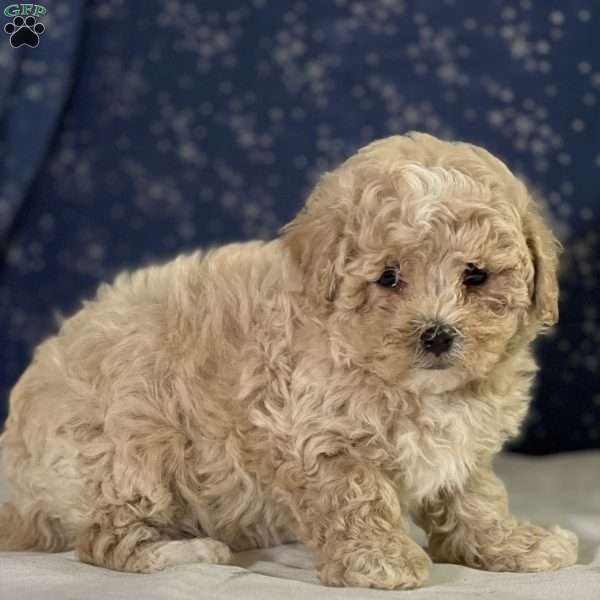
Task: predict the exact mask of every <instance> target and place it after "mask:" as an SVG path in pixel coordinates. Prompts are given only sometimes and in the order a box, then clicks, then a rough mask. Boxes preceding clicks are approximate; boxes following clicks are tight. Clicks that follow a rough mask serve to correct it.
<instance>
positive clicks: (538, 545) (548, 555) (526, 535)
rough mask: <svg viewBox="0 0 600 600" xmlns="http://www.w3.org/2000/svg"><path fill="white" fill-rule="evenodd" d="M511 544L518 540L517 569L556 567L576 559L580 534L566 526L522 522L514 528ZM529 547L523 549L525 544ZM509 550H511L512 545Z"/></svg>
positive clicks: (568, 564)
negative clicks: (549, 527) (548, 529)
mask: <svg viewBox="0 0 600 600" xmlns="http://www.w3.org/2000/svg"><path fill="white" fill-rule="evenodd" d="M510 544H516V545H517V546H516V548H515V550H516V551H515V552H514V561H515V568H514V569H511V570H515V571H555V570H556V569H560V568H561V567H569V566H571V565H572V564H574V563H575V561H576V560H577V536H576V535H575V534H574V533H573V532H572V531H569V530H567V529H561V528H560V527H553V528H552V529H551V530H550V531H547V530H545V529H542V528H541V527H536V526H535V525H522V526H521V527H519V528H518V529H516V530H515V531H514V532H513V535H512V536H511V538H510ZM523 545H525V546H526V549H525V550H524V551H521V548H522V546H523ZM507 550H510V546H509V548H508V549H507Z"/></svg>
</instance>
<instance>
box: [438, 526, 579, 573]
mask: <svg viewBox="0 0 600 600" xmlns="http://www.w3.org/2000/svg"><path fill="white" fill-rule="evenodd" d="M432 542H433V543H432V544H431V545H430V550H431V551H430V554H431V557H432V558H433V560H435V561H436V562H438V561H439V562H445V561H448V562H458V563H463V564H466V565H468V566H470V567H475V568H478V569H486V570H488V571H512V572H535V571H554V570H556V569H560V568H561V567H568V566H570V565H572V564H573V563H574V562H575V561H576V560H577V537H576V536H575V534H574V533H573V532H571V531H567V530H566V529H561V528H560V527H554V528H553V529H552V530H551V531H548V530H546V529H543V528H542V527H538V526H537V525H532V524H530V523H515V522H512V523H507V524H503V525H502V527H500V528H498V529H494V530H493V531H486V532H485V533H484V534H483V535H481V534H480V535H477V534H475V535H474V536H473V535H464V536H460V537H457V536H456V535H453V536H450V537H448V538H445V539H443V538H442V539H439V538H438V539H435V540H432Z"/></svg>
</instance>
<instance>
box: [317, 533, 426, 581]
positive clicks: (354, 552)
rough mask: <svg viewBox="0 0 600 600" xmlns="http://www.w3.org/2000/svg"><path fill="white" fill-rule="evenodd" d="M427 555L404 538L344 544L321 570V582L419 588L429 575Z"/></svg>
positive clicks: (327, 560)
mask: <svg viewBox="0 0 600 600" xmlns="http://www.w3.org/2000/svg"><path fill="white" fill-rule="evenodd" d="M430 564H431V561H430V560H429V556H427V554H426V553H425V551H424V550H423V549H422V548H421V547H420V546H418V545H417V544H415V543H414V542H413V541H412V540H410V539H408V538H406V537H405V536H404V538H403V539H401V540H400V541H399V540H396V539H394V540H388V541H387V542H386V541H381V542H378V543H375V542H371V543H369V542H364V541H356V542H345V543H343V544H342V545H341V546H338V547H337V548H336V551H335V554H334V556H332V557H330V558H327V559H326V561H325V562H324V564H323V565H322V566H321V569H320V571H319V576H320V578H321V582H322V583H324V584H325V585H332V586H351V587H372V588H380V589H384V590H392V589H411V588H416V587H419V586H420V585H422V584H423V582H424V581H425V580H426V579H427V577H428V575H429V567H430Z"/></svg>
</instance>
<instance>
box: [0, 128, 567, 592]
mask: <svg viewBox="0 0 600 600" xmlns="http://www.w3.org/2000/svg"><path fill="white" fill-rule="evenodd" d="M558 248H559V245H558V243H557V242H556V240H555V239H554V237H553V236H552V234H551V232H550V231H549V229H548V227H547V226H546V225H545V224H544V221H543V219H542V217H541V216H540V213H539V211H538V209H537V207H536V205H535V203H534V201H533V200H532V198H531V196H530V194H529V193H528V192H527V190H526V188H525V186H524V185H523V184H522V183H521V182H520V181H519V180H518V179H516V178H515V177H514V176H513V175H512V174H511V173H510V171H509V170H508V169H507V168H506V166H505V165H504V164H503V163H502V162H500V161H499V160H497V159H496V158H494V157H493V156H491V155H490V154H488V153H487V152H486V151H485V150H482V149H481V148H478V147H476V146H472V145H470V144H462V143H449V142H444V141H441V140H438V139H436V138H434V137H431V136H429V135H423V134H412V135H409V136H395V137H391V138H388V139H384V140H380V141H377V142H375V143H373V144H371V145H369V146H367V147H366V148H363V149H362V150H361V151H359V152H358V153H357V154H356V155H355V156H353V157H351V158H350V159H349V160H348V161H346V162H345V163H344V164H342V165H341V166H340V167H339V168H338V169H336V170H335V171H333V172H331V173H327V174H326V175H324V176H323V177H322V179H321V180H320V182H319V183H318V185H317V186H316V189H315V190H314V191H313V193H312V194H311V196H310V198H309V199H308V202H307V204H306V206H305V208H304V209H303V210H302V211H301V212H300V213H299V214H298V216H297V217H296V218H295V219H294V220H293V221H292V222H291V223H289V224H288V225H286V226H285V227H284V228H283V229H282V231H281V237H280V238H279V239H276V240H275V241H272V242H269V243H264V242H249V243H246V244H232V245H229V246H225V247H222V248H217V249H214V250H211V251H209V252H206V253H201V252H197V253H194V254H191V255H189V256H181V257H179V258H177V259H176V260H174V261H173V262H171V263H168V264H166V265H164V266H152V267H149V268H146V269H142V270H140V271H137V272H133V273H123V274H121V275H119V276H118V277H117V278H116V280H115V281H114V283H113V284H111V285H107V284H104V285H102V286H100V289H99V290H98V293H97V296H96V298H95V299H94V300H92V301H89V302H85V303H84V306H83V308H82V309H81V310H80V311H79V312H78V313H77V314H75V315H74V316H73V317H71V318H69V319H67V320H65V321H64V322H63V323H62V326H61V328H60V331H59V333H58V334H57V335H55V336H54V337H51V338H49V339H47V340H46V341H44V342H43V343H42V344H41V345H40V346H39V347H38V348H37V350H36V352H35V357H34V359H33V362H32V364H31V365H30V366H29V368H28V369H27V370H26V371H25V373H24V374H23V376H22V377H21V379H20V380H19V382H18V383H17V385H16V386H15V388H14V390H13V391H12V395H11V398H10V403H11V404H10V416H9V418H8V422H7V425H6V432H5V434H4V436H3V440H2V442H3V459H4V463H5V471H6V473H7V475H8V478H9V480H10V481H11V483H12V486H13V490H14V501H13V503H11V504H4V505H2V506H1V507H0V549H5V550H13V549H37V550H49V551H56V550H63V549H66V548H71V547H75V548H76V550H77V552H78V554H79V556H80V557H81V559H82V560H84V561H86V562H90V563H94V564H97V565H101V566H105V567H109V568H112V569H120V570H124V571H136V572H151V571H156V570H158V569H162V568H164V567H167V566H169V565H175V564H179V563H184V562H192V561H209V562H216V563H226V562H227V561H228V560H229V558H230V549H231V550H233V551H239V550H244V549H247V548H255V547H263V546H269V545H274V544H280V543H283V542H288V541H291V540H300V541H302V542H305V543H306V544H309V545H311V546H313V547H315V548H317V549H318V551H319V554H320V562H321V564H320V577H321V580H322V581H323V583H326V584H329V585H351V586H372V587H379V588H411V587H415V586H418V585H420V584H422V583H423V582H424V581H425V580H426V578H427V574H428V570H429V566H430V558H429V556H431V558H433V560H436V561H447V562H455V563H462V564H466V565H470V566H473V567H478V568H482V569H490V570H493V571H543V570H546V569H557V568H559V567H561V566H565V565H571V564H573V562H575V559H576V553H577V542H576V538H575V536H574V535H573V534H572V533H570V532H568V531H564V530H561V529H559V528H554V529H553V530H552V531H546V530H545V529H542V528H541V527H537V526H535V525H532V524H530V523H527V522H523V521H519V520H517V519H516V518H514V517H513V516H511V514H510V513H509V510H508V504H507V499H506V493H505V490H504V487H503V485H502V483H501V482H500V481H499V480H498V479H497V478H496V477H495V476H494V474H493V472H492V466H491V463H492V458H493V456H494V454H496V453H497V452H498V451H499V450H500V448H501V446H502V444H503V443H504V441H505V440H506V439H507V438H509V437H510V436H512V435H514V434H515V433H516V432H517V430H518V428H519V424H520V423H521V420H522V419H523V415H524V414H525V411H526V409H527V404H528V402H529V397H530V388H531V384H532V382H533V379H534V376H535V372H536V369H537V367H536V364H535V361H534V358H533V356H532V353H531V350H530V344H531V342H532V340H533V339H534V338H535V337H536V335H537V334H538V333H539V332H540V331H542V330H543V329H544V328H545V327H547V326H549V325H552V324H553V323H555V322H556V320H557V298H558V289H557V277H556V270H557V253H558ZM540 501H543V499H540ZM409 516H413V518H415V519H416V521H417V523H418V524H419V525H420V526H421V527H423V528H424V529H425V531H426V532H427V534H428V535H429V556H428V554H426V552H425V551H424V550H423V549H421V547H419V546H418V545H417V544H416V543H415V542H414V541H413V540H412V539H411V538H410V537H409V535H408V533H407V531H408V530H407V520H408V518H409Z"/></svg>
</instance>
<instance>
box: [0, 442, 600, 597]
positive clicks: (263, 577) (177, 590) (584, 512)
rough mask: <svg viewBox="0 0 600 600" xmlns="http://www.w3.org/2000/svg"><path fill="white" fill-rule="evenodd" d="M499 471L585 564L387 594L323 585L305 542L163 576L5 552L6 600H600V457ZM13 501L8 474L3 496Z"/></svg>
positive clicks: (520, 461)
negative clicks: (565, 536) (576, 546)
mask: <svg viewBox="0 0 600 600" xmlns="http://www.w3.org/2000/svg"><path fill="white" fill-rule="evenodd" d="M496 466H497V472H498V474H499V475H500V476H501V477H502V478H503V479H504V481H505V482H506V484H507V486H508V489H509V494H510V498H511V506H512V509H513V512H515V513H516V514H517V515H519V516H522V517H527V518H530V519H531V520H534V521H536V522H538V523H539V524H542V525H552V524H558V525H562V526H564V527H567V528H569V529H572V530H574V531H575V532H576V533H577V534H578V535H579V540H580V556H579V561H578V564H577V565H576V566H574V567H571V568H569V569H563V570H561V571H558V572H553V573H539V574H512V573H486V572H483V571H477V570H474V569H469V568H466V567H459V566H455V565H443V564H440V565H434V566H433V569H432V573H431V577H430V579H429V581H428V583H427V585H426V586H425V587H424V588H422V589H420V590H414V591H410V592H385V591H378V590H364V589H342V588H327V587H323V586H321V585H320V584H319V582H318V579H317V575H316V570H315V561H314V556H313V555H312V554H311V553H310V552H309V551H308V550H307V549H305V548H303V547H302V546H299V545H288V546H280V547H277V548H271V549H268V550H260V551H251V552H244V553H241V554H238V555H236V557H235V565H231V566H213V565H202V564H194V565H185V566H179V567H173V568H171V569H168V570H166V571H164V572H162V573H157V574H154V575H132V574H127V573H118V572H116V571H109V570H107V569H100V568H97V567H92V566H89V565H85V564H82V563H80V562H78V560H77V559H76V557H75V556H74V554H73V553H72V552H66V553H62V554H41V553H35V552H23V553H0V600H30V599H31V600H34V599H38V598H39V599H41V600H66V599H80V598H81V599H85V600H96V599H97V600H107V599H120V598H123V599H127V600H130V599H132V598H140V599H143V600H153V599H157V600H162V599H165V600H166V599H168V600H175V599H182V600H187V599H188V598H189V599H194V600H201V599H203V598H221V599H225V600H227V599H228V598H231V599H234V598H236V599H237V598H241V599H244V600H253V599H256V600H259V599H260V600H269V599H271V598H285V600H303V599H307V600H309V599H310V600H320V599H348V600H350V599H358V598H361V599H365V600H369V599H371V598H372V599H375V598H380V599H383V598H388V599H389V598H402V599H403V600H411V599H412V598H418V599H419V600H432V599H436V600H438V599H439V600H441V599H443V600H453V599H455V598H465V597H477V598H493V599H494V600H520V599H523V600H525V599H527V600H537V599H539V600H553V599H557V600H558V599H560V600H600V451H599V452H581V453H572V454H563V455H557V456H553V457H549V458H523V457H517V456H511V455H504V456H501V457H499V458H498V460H497V463H496ZM7 498H8V491H7V488H6V484H5V483H4V482H2V481H1V478H0V500H5V499H7ZM0 535H1V533H0ZM420 541H424V540H423V539H422V538H420Z"/></svg>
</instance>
